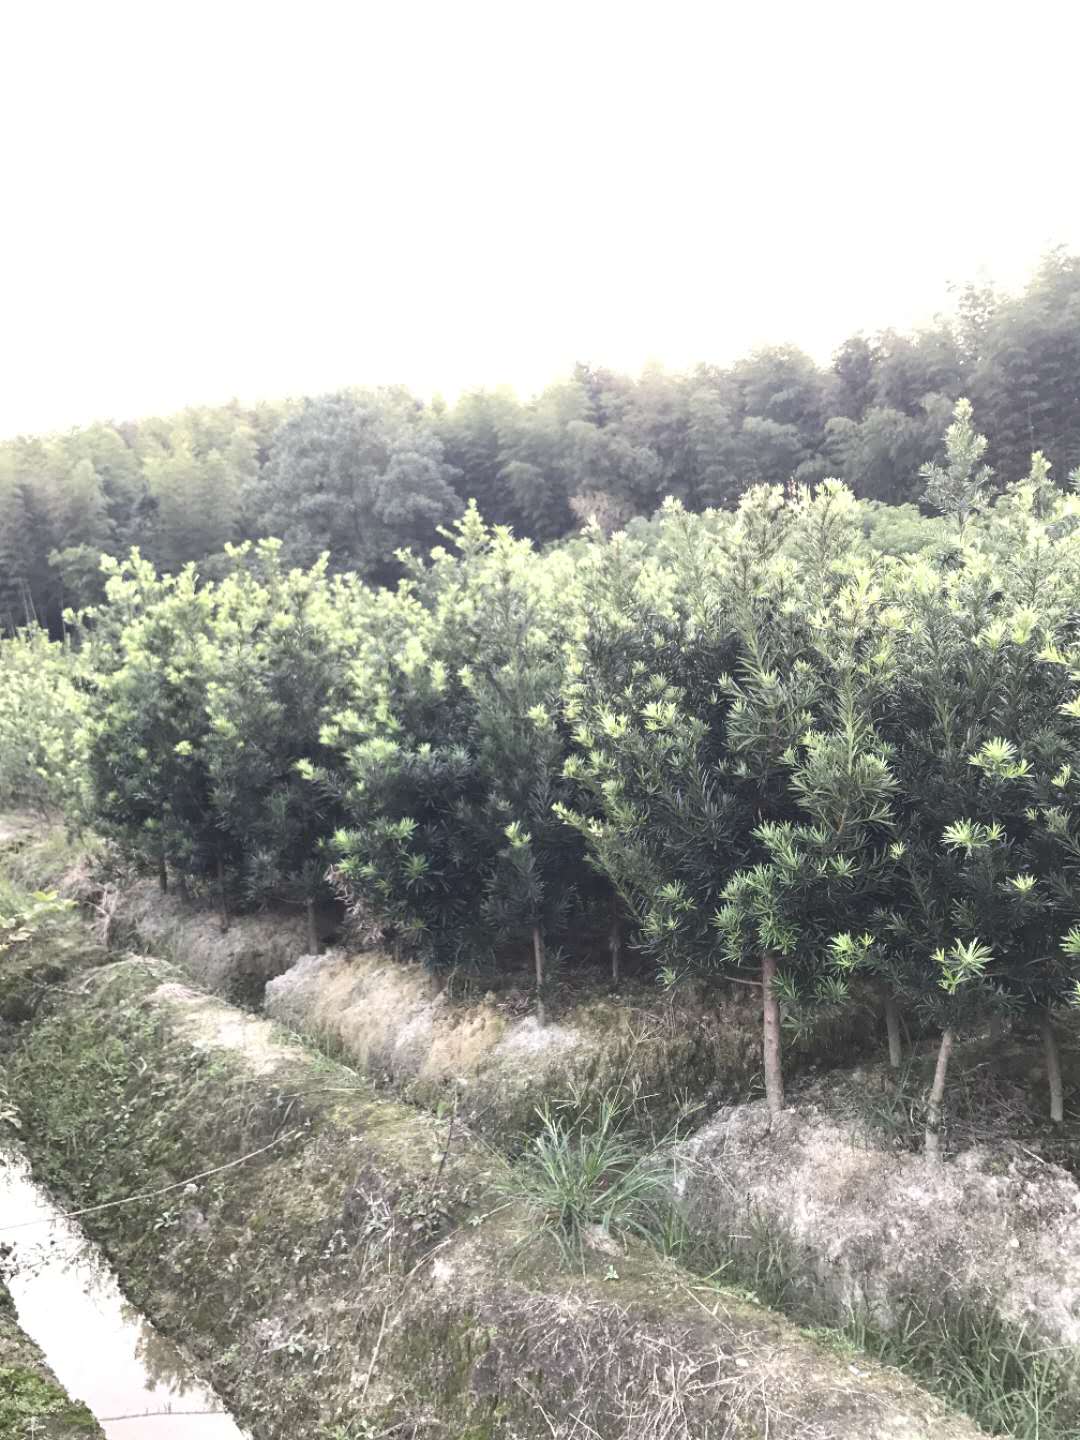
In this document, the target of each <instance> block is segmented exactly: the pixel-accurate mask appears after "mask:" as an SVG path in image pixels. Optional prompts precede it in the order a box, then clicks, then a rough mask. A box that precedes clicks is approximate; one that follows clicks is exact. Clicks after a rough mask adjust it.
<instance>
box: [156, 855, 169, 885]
mask: <svg viewBox="0 0 1080 1440" xmlns="http://www.w3.org/2000/svg"><path fill="white" fill-rule="evenodd" d="M157 883H158V889H159V890H160V891H161V893H162V895H167V894H168V893H169V871H168V869H167V867H166V865H165V851H164V849H161V850H159V851H158V862H157Z"/></svg>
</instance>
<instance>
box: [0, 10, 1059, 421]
mask: <svg viewBox="0 0 1080 1440" xmlns="http://www.w3.org/2000/svg"><path fill="white" fill-rule="evenodd" d="M0 29H2V33H3V34H4V38H5V41H6V50H7V53H8V54H9V56H10V57H11V58H12V62H13V63H12V65H11V74H10V77H9V83H8V86H7V89H6V91H5V93H4V96H3V98H2V99H0V114H3V116H4V118H5V119H6V121H7V126H6V129H7V133H8V134H9V135H17V136H18V143H17V145H15V146H12V147H11V148H10V154H9V168H10V170H11V172H12V173H11V177H10V179H9V196H10V197H11V198H12V201H13V202H14V203H13V205H12V217H13V223H11V224H9V226H8V227H7V229H6V231H5V234H4V238H3V240H2V241H0V247H2V253H3V255H4V260H5V267H4V268H5V273H6V275H7V277H8V286H7V290H8V293H7V295H6V304H5V307H4V309H5V313H4V340H5V344H4V360H3V367H4V368H3V374H2V375H0V381H2V384H0V435H4V436H6V435H12V434H16V433H27V432H35V431H45V430H63V429H67V428H69V427H70V426H73V425H78V424H83V423H86V422H89V421H92V420H95V419H117V420H120V419H134V418H137V417H139V416H145V415H152V414H159V413H166V412H169V411H173V410H178V409H181V408H183V407H185V406H187V405H197V404H217V403H223V402H225V401H227V400H229V399H231V398H233V397H236V398H238V399H240V400H241V401H243V402H244V403H255V402H257V401H258V400H262V399H267V400H270V399H278V398H282V397H284V396H286V395H299V394H305V393H317V392H320V391H326V390H331V389H337V388H340V387H341V386H344V385H353V384H355V385H365V384H392V383H402V384H405V385H408V386H410V387H411V388H412V389H414V390H415V391H417V393H419V394H422V395H425V396H429V395H431V394H433V393H442V394H443V395H445V396H446V397H447V398H453V397H454V396H455V395H456V394H458V393H460V392H461V391H462V390H464V389H469V388H472V387H474V386H477V385H486V386H495V385H499V384H507V385H510V386H512V387H513V388H514V389H515V390H516V391H517V392H518V393H519V394H521V395H529V394H531V393H534V392H535V391H537V390H539V389H541V388H543V386H544V385H545V384H547V383H549V382H550V381H552V380H554V379H557V378H558V377H559V376H561V375H565V374H566V373H567V372H568V371H569V370H570V369H571V367H572V366H573V364H574V363H575V361H578V360H583V361H588V362H590V363H593V364H597V365H608V366H611V367H613V368H616V369H619V370H622V371H627V372H630V373H638V372H639V371H640V370H641V369H642V367H643V366H644V365H645V364H647V363H650V362H658V363H660V364H661V365H663V366H664V367H665V368H667V369H670V370H682V369H685V368H687V367H688V366H691V365H693V364H694V363H696V362H698V361H713V362H716V363H721V364H726V363H729V362H730V361H732V360H734V359H735V358H737V357H738V356H739V355H741V354H744V353H746V352H747V351H749V350H751V349H753V348H756V347H757V346H759V345H768V344H781V343H785V344H786V343H790V344H794V345H798V346H799V347H800V348H802V349H804V350H806V351H807V352H808V353H810V354H811V355H813V356H814V357H815V358H816V359H818V360H827V359H828V357H829V355H830V354H831V353H832V351H833V350H834V349H835V347H836V346H837V345H838V344H839V343H840V342H841V341H842V340H843V339H844V338H846V337H847V336H848V335H851V334H853V333H855V332H856V331H860V330H861V331H864V332H866V333H873V332H875V331H878V330H881V329H885V328H896V329H899V330H908V329H911V328H913V327H916V326H918V325H920V324H923V323H926V322H927V321H929V320H930V319H931V318H932V317H933V315H934V314H935V313H939V312H940V311H942V310H943V309H946V308H947V307H948V286H949V284H950V283H952V284H964V283H966V282H967V281H969V280H978V279H984V278H985V279H990V280H993V281H994V282H996V283H998V284H999V285H1001V286H1002V288H1004V289H1007V290H1015V289H1017V288H1019V287H1020V286H1022V285H1023V283H1024V282H1025V280H1026V279H1027V277H1028V275H1029V274H1030V272H1031V270H1032V269H1033V268H1034V266H1035V265H1036V264H1037V263H1038V260H1039V258H1040V256H1041V255H1042V254H1043V253H1045V251H1046V250H1047V249H1048V248H1049V247H1051V246H1053V245H1055V244H1064V245H1066V246H1069V247H1075V248H1080V195H1078V194H1077V193H1076V191H1075V187H1073V186H1072V185H1071V182H1070V181H1069V175H1070V173H1071V168H1072V162H1071V151H1072V148H1073V145H1074V137H1075V128H1076V127H1075V121H1074V120H1073V118H1072V115H1071V103H1072V102H1071V88H1070V86H1071V77H1070V74H1069V71H1070V66H1071V56H1072V53H1073V45H1072V42H1073V41H1075V39H1076V38H1080V16H1078V15H1077V14H1076V13H1072V12H1070V13H1065V12H1064V10H1063V8H1062V7H1057V6H1054V5H1051V4H1034V5H1033V6H1030V7H1028V9H1027V10H1026V11H1025V12H1024V19H1023V23H1022V24H1021V23H1019V22H1018V21H1017V19H1016V12H1015V11H1014V10H1013V9H1012V8H1011V7H1010V8H1009V9H1006V8H1005V7H1004V6H999V7H992V6H991V7H987V6H976V5H974V4H968V3H957V4H955V5H954V6H952V7H950V8H949V10H948V11H947V12H946V13H942V12H941V11H940V9H935V8H934V7H931V6H930V5H927V4H915V5H911V6H907V7H905V9H904V11H903V12H902V15H901V13H900V12H897V13H896V15H895V16H893V15H890V14H886V13H883V12H873V13H871V12H867V11H866V10H865V8H864V7H860V6H856V5H854V4H848V3H830V4H822V5H819V6H817V7H815V9H814V10H813V12H811V11H809V10H807V9H805V8H800V7H797V6H795V5H790V6H788V5H780V6H778V7H771V8H770V10H769V12H768V14H766V13H765V12H764V11H760V12H759V11H753V12H747V13H735V12H734V11H722V10H720V9H719V8H717V7H705V6H696V5H678V4H676V5H673V6H671V7H668V8H666V9H665V10H664V11H663V13H662V15H661V14H660V12H657V11H654V10H652V9H651V8H645V7H634V6H625V5H621V6H615V5H611V4H607V3H597V4H595V5H593V6H590V7H589V8H588V9H587V10H584V11H583V10H582V9H581V7H572V6H570V5H566V4H555V5H549V6H546V7H543V8H542V9H539V8H534V7H527V6H522V7H519V8H516V9H510V8H509V7H505V6H497V5H494V4H487V3H484V4H477V3H473V4H465V5H460V6H457V7H455V8H452V9H451V8H449V7H437V6H434V5H430V6H429V5H411V6H408V5H395V6H393V7H390V6H384V5H381V4H380V5H368V6H365V7H353V6H344V5H333V4H315V5H312V6H310V7H306V8H305V9H304V11H303V12H302V14H301V12H297V11H294V10H293V9H292V8H291V7H286V6H283V5H262V6H256V5H254V4H250V3H247V0H243V3H237V4H235V5H232V6H230V7H229V8H228V9H227V10H225V11H221V10H220V9H216V8H214V7H212V6H210V5H208V4H195V5H193V6H190V7H185V8H184V9H183V10H181V9H179V8H174V7H169V6H162V7H157V8H155V9H154V10H153V11H152V12H151V11H150V10H149V9H148V8H147V7H140V6H138V5H134V4H127V3H123V4H121V3H103V4H101V5H99V6H97V7H94V8H93V9H92V10H91V9H78V8H76V7H74V6H67V5H57V4H49V3H44V4H41V5H39V6H36V7H33V8H32V9H31V8H30V7H24V8H23V9H21V10H20V11H19V12H18V13H15V12H12V13H11V14H9V15H8V16H7V17H6V18H5V20H4V21H3V22H2V27H0Z"/></svg>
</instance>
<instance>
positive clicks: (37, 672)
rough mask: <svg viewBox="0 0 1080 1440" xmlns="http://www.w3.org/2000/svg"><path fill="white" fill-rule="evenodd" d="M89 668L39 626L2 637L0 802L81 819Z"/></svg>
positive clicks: (71, 649)
mask: <svg viewBox="0 0 1080 1440" xmlns="http://www.w3.org/2000/svg"><path fill="white" fill-rule="evenodd" d="M93 683H94V682H93V674H92V671H90V670H88V669H87V667H86V666H85V665H84V663H83V659H82V656H81V655H80V654H79V652H78V651H77V650H76V649H75V648H74V646H73V645H71V644H70V643H67V642H64V643H61V642H60V641H54V640H50V639H49V637H48V634H47V633H46V632H45V631H44V630H43V629H41V628H40V627H38V626H36V625H35V626H27V627H26V628H25V629H22V630H19V631H17V632H16V633H15V634H14V635H13V636H11V637H10V638H7V639H4V638H0V805H20V806H27V807H30V808H32V809H35V810H38V811H43V812H52V813H61V814H63V815H64V816H65V817H66V818H67V819H68V821H69V822H71V823H77V822H78V821H79V820H81V819H83V818H84V817H85V815H86V809H87V802H88V795H87V773H86V761H87V718H88V707H89V696H88V693H87V692H88V689H89V687H90V686H91V685H92V684H93Z"/></svg>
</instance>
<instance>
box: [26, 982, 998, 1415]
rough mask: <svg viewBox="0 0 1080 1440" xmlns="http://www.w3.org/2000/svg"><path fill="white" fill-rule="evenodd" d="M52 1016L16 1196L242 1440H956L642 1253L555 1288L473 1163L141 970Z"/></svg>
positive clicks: (42, 1044) (892, 1386)
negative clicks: (106, 1262)
mask: <svg viewBox="0 0 1080 1440" xmlns="http://www.w3.org/2000/svg"><path fill="white" fill-rule="evenodd" d="M55 1003H56V1005H57V1007H58V1008H57V1010H56V1012H55V1013H54V1014H53V1015H52V1016H51V1017H50V1018H48V1019H42V1018H41V1017H40V1016H39V1017H38V1018H36V1019H35V1020H33V1021H31V1022H29V1023H28V1025H27V1026H26V1029H25V1032H24V1034H25V1039H24V1043H23V1044H22V1045H21V1046H20V1048H19V1049H18V1050H17V1051H16V1053H15V1054H14V1056H13V1058H12V1060H11V1063H10V1065H9V1074H8V1083H9V1088H10V1091H11V1095H12V1098H13V1099H14V1100H15V1101H16V1102H17V1103H18V1105H19V1106H20V1108H21V1110H22V1112H23V1118H24V1135H25V1137H26V1142H27V1144H28V1147H29V1148H30V1150H31V1151H32V1153H33V1157H34V1160H35V1164H36V1167H37V1169H38V1173H39V1174H40V1175H41V1176H42V1177H43V1178H45V1179H46V1180H48V1181H51V1182H52V1183H53V1184H54V1185H58V1186H61V1187H62V1188H63V1189H64V1190H65V1191H66V1192H67V1193H68V1194H69V1195H70V1196H71V1198H72V1200H73V1201H74V1202H75V1203H76V1204H77V1205H78V1206H79V1207H84V1206H87V1205H102V1204H109V1205H110V1208H108V1209H104V1210H99V1211H97V1212H96V1213H94V1214H91V1215H88V1216H86V1217H85V1223H86V1225H87V1228H88V1229H89V1230H90V1231H91V1233H92V1234H93V1235H94V1236H95V1238H96V1239H98V1240H99V1242H100V1243H102V1245H103V1246H104V1248H105V1249H106V1250H107V1252H108V1253H109V1254H110V1256H111V1258H112V1260H113V1262H114V1264H115V1265H116V1266H117V1269H118V1271H119V1273H120V1275H121V1277H122V1279H123V1282H124V1283H125V1285H126V1286H127V1287H128V1289H129V1292H130V1293H131V1295H132V1298H133V1300H134V1301H135V1302H136V1303H137V1304H139V1305H140V1307H141V1308H143V1309H144V1310H145V1311H146V1312H147V1313H148V1314H149V1315H150V1316H151V1318H152V1319H153V1320H154V1321H155V1322H156V1323H157V1324H158V1325H159V1326H161V1327H162V1328H163V1329H165V1330H166V1331H171V1332H173V1333H177V1332H179V1333H182V1334H183V1335H184V1337H185V1339H186V1340H187V1342H188V1344H189V1345H190V1346H191V1348H192V1349H193V1350H194V1351H195V1352H196V1354H197V1355H198V1356H199V1358H200V1359H201V1360H203V1362H204V1363H205V1365H206V1368H207V1372H208V1374H209V1375H210V1376H211V1378H212V1379H213V1381H214V1383H215V1385H216V1387H217V1388H218V1390H219V1392H220V1393H221V1395H222V1396H223V1397H224V1398H225V1399H226V1401H227V1402H228V1403H229V1404H230V1406H231V1407H232V1408H233V1410H234V1413H236V1414H237V1416H238V1418H239V1419H241V1421H243V1422H244V1423H247V1424H249V1425H250V1426H251V1427H252V1430H253V1432H254V1434H255V1435H256V1436H257V1437H259V1440H285V1437H286V1436H287V1437H289V1440H307V1437H310V1440H316V1437H318V1440H325V1437H327V1436H329V1435H333V1434H335V1433H341V1434H355V1433H385V1432H386V1431H390V1432H391V1433H398V1431H400V1433H404V1434H409V1433H415V1434H422V1433H425V1434H426V1433H432V1434H445V1435H453V1436H455V1437H461V1440H465V1437H469V1440H488V1437H498V1436H511V1435H513V1436H517V1437H522V1440H526V1437H534V1436H535V1437H540V1436H543V1437H546V1440H550V1437H551V1436H556V1437H566V1440H569V1437H570V1436H571V1435H574V1436H577V1435H595V1436H598V1437H601V1440H653V1437H661V1436H662V1437H666V1440H680V1437H681V1440H690V1437H694V1440H720V1437H747V1440H749V1437H759V1440H760V1437H764V1436H766V1435H768V1436H769V1437H770V1440H795V1437H798V1440H854V1437H860V1440H886V1437H889V1440H920V1437H925V1440H930V1437H934V1440H974V1437H975V1436H976V1435H977V1434H978V1432H977V1431H976V1430H975V1429H974V1427H973V1426H971V1425H970V1424H969V1423H968V1422H967V1421H965V1420H963V1419H960V1418H956V1417H954V1416H951V1415H949V1414H948V1413H947V1412H946V1411H945V1410H944V1409H943V1408H942V1407H941V1406H940V1404H938V1403H937V1402H936V1401H934V1400H932V1399H931V1398H930V1397H928V1396H927V1395H926V1394H924V1393H923V1392H922V1391H920V1390H919V1389H918V1388H917V1387H916V1386H914V1385H913V1384H911V1383H910V1382H908V1381H906V1380H905V1379H903V1378H902V1377H900V1376H899V1375H897V1374H895V1373H894V1372H890V1371H887V1370H882V1369H880V1368H879V1367H877V1366H875V1365H874V1364H872V1363H870V1362H865V1363H859V1364H853V1363H852V1361H851V1357H850V1355H838V1354H836V1353H833V1352H832V1351H831V1350H830V1349H828V1348H825V1347H822V1346H820V1345H818V1344H816V1343H814V1342H812V1341H810V1340H808V1339H807V1338H806V1337H804V1336H803V1335H801V1334H800V1333H799V1332H798V1331H797V1330H795V1329H794V1328H793V1327H792V1326H790V1325H789V1324H788V1323H786V1322H785V1321H783V1320H782V1319H780V1318H778V1317H777V1316H776V1315H774V1314H772V1313H770V1312H767V1311H763V1310H761V1309H760V1308H758V1307H755V1306H753V1305H751V1304H748V1303H746V1302H744V1301H742V1300H740V1299H738V1298H736V1297H735V1296H733V1295H730V1294H727V1293H725V1292H723V1291H721V1290H718V1289H716V1288H715V1287H702V1286H701V1285H700V1283H698V1282H695V1281H694V1280H693V1279H692V1278H691V1277H690V1276H688V1275H687V1274H685V1273H684V1272H682V1271H680V1270H679V1269H678V1268H677V1267H675V1266H674V1265H672V1264H669V1263H667V1262H660V1261H657V1260H655V1259H650V1258H649V1256H648V1255H647V1254H646V1253H644V1252H643V1251H640V1250H638V1249H634V1248H632V1249H631V1250H630V1251H629V1252H626V1253H623V1252H619V1253H617V1254H614V1255H612V1254H597V1255H596V1256H595V1257H594V1258H593V1259H590V1261H589V1263H588V1265H587V1267H586V1273H584V1274H578V1273H572V1272H568V1271H567V1270H565V1269H564V1268H562V1267H561V1265H560V1264H559V1262H558V1257H557V1255H556V1253H555V1252H554V1251H552V1252H550V1253H549V1252H548V1251H547V1250H546V1249H545V1248H543V1246H542V1245H541V1244H540V1243H539V1242H538V1243H535V1244H529V1243H528V1242H529V1241H530V1239H532V1238H533V1237H534V1235H535V1228H536V1217H535V1215H534V1214H532V1213H531V1212H527V1211H525V1210H523V1209H522V1208H521V1205H520V1202H513V1203H508V1202H507V1200H506V1199H505V1197H504V1195H503V1193H502V1192H501V1190H500V1188H499V1184H498V1175H499V1169H500V1165H501V1162H498V1161H496V1160H494V1159H493V1158H492V1157H491V1156H490V1154H489V1153H488V1152H485V1151H482V1150H476V1149H475V1148H473V1147H472V1146H471V1145H470V1144H468V1143H466V1142H459V1141H455V1142H454V1143H448V1141H449V1139H450V1137H449V1134H448V1129H447V1126H446V1125H442V1124H440V1123H438V1122H437V1121H436V1120H435V1119H434V1118H433V1117H431V1116H429V1115H424V1114H422V1113H420V1112H418V1111H416V1110H413V1109H410V1108H409V1107H406V1106H403V1105H402V1104H400V1103H399V1102H397V1101H394V1100H390V1099H386V1098H383V1097H379V1096H378V1095H377V1094H376V1093H375V1092H374V1091H373V1090H372V1089H371V1087H370V1086H369V1085H368V1084H366V1083H364V1082H361V1081H359V1080H358V1079H357V1077H356V1075H355V1073H353V1072H351V1071H349V1070H347V1069H344V1068H342V1067H341V1066H339V1065H336V1064H333V1063H331V1062H328V1061H327V1060H326V1059H325V1058H323V1057H321V1056H317V1055H313V1054H311V1053H310V1052H309V1051H307V1050H306V1049H305V1048H304V1047H303V1046H302V1045H299V1044H297V1043H296V1042H295V1041H294V1040H291V1039H290V1037H288V1036H287V1035H285V1034H283V1033H282V1032H281V1031H280V1030H278V1029H277V1028H276V1027H275V1026H273V1025H272V1024H271V1023H269V1022H267V1021H265V1020H260V1019H257V1018H255V1017H253V1016H251V1015H248V1014H245V1013H244V1012H242V1011H238V1010H236V1009H234V1008H233V1007H230V1006H228V1005H226V1004H223V1003H221V1002H220V1001H217V1000H214V999H211V998H209V997H207V996H206V995H202V994H199V993H197V992H195V991H193V990H191V989H190V988H188V987H187V986H186V985H185V984H184V983H183V982H182V979H181V977H180V975H179V974H178V973H177V971H176V970H175V969H173V968H172V967H170V966H168V965H166V964H163V963H162V962H157V961H149V960H129V961H126V962H121V963H118V964H114V965H108V966H105V967H103V968H100V969H97V970H95V971H92V972H88V973H86V974H84V975H83V976H82V977H80V979H79V980H78V983H77V984H76V985H72V984H68V985H66V986H65V987H64V993H63V994H58V995H57V996H56V997H55ZM192 1177H198V1178H192ZM112 1202H122V1203H112ZM365 1425H366V1426H367V1427H368V1428H367V1429H365V1428H364V1427H365ZM335 1426H339V1427H341V1429H340V1431H335V1429H334V1427H335Z"/></svg>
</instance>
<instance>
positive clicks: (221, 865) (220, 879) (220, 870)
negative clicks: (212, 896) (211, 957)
mask: <svg viewBox="0 0 1080 1440" xmlns="http://www.w3.org/2000/svg"><path fill="white" fill-rule="evenodd" d="M217 891H218V906H219V908H220V911H221V933H222V934H223V935H224V934H225V932H226V931H227V930H228V928H229V902H228V901H227V900H226V898H225V861H224V860H223V859H222V858H221V856H220V855H219V856H218V858H217Z"/></svg>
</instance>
